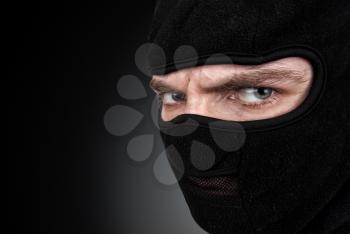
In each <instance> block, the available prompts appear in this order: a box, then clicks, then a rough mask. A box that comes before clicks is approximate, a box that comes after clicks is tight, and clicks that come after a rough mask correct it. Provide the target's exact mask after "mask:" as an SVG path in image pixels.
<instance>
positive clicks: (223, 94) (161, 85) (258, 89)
mask: <svg viewBox="0 0 350 234" xmlns="http://www.w3.org/2000/svg"><path fill="white" fill-rule="evenodd" d="M312 76H313V74H312V67H311V64H310V63H309V62H308V61H307V60H305V59H303V58H300V57H288V58H283V59H279V60H275V61H272V62H269V63H264V64H261V65H237V64H228V65H204V66H200V67H194V68H189V69H183V70H179V71H176V72H173V73H170V74H167V75H164V76H153V78H152V81H151V84H150V85H151V87H152V89H153V90H154V91H155V92H156V94H157V95H158V96H159V98H160V100H161V105H162V112H161V117H162V119H163V120H164V121H170V120H172V119H173V118H175V117H176V116H178V115H182V114H196V115H202V116H207V117H212V118H217V119H222V120H228V121H252V120H261V119H268V118H273V117H277V116H280V115H283V114H286V113H288V112H290V111H292V110H294V109H295V108H297V107H298V106H299V105H300V104H301V103H302V102H303V101H304V99H305V98H306V96H307V95H308V92H309V89H310V85H311V82H312Z"/></svg>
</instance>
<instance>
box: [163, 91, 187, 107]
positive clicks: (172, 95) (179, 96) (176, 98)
mask: <svg viewBox="0 0 350 234" xmlns="http://www.w3.org/2000/svg"><path fill="white" fill-rule="evenodd" d="M184 100H185V94H183V93H179V92H167V93H163V94H162V101H163V103H164V104H166V105H173V104H177V103H178V102H182V101H184Z"/></svg>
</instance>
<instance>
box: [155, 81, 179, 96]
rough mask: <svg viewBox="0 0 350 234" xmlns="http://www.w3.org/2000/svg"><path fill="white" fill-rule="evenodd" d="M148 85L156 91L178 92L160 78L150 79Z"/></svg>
mask: <svg viewBox="0 0 350 234" xmlns="http://www.w3.org/2000/svg"><path fill="white" fill-rule="evenodd" d="M150 87H151V88H152V89H153V90H154V92H156V93H164V92H171V91H177V92H180V90H178V89H177V88H175V87H173V86H172V85H170V84H167V83H166V82H165V81H164V80H162V79H152V80H151V81H150Z"/></svg>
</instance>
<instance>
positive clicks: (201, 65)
mask: <svg viewBox="0 0 350 234" xmlns="http://www.w3.org/2000/svg"><path fill="white" fill-rule="evenodd" d="M348 25H350V4H349V3H348V2H347V1H336V2H330V1H311V0H308V1H300V2H295V1H292V0H279V1H276V0H272V1H268V2H267V1H266V2H261V1H253V0H252V1H248V0H246V1H244V0H240V1H229V0H209V1H196V0H183V1H181V0H180V1H173V0H172V1H170V0H164V1H159V2H158V4H157V8H156V11H155V18H154V22H153V26H152V30H151V32H150V40H151V41H152V42H154V43H156V44H157V45H159V46H160V48H161V49H162V50H163V51H161V53H159V51H160V50H159V49H156V48H153V49H151V50H150V60H149V61H150V67H151V71H152V75H153V79H152V81H151V86H152V88H153V89H154V90H155V92H156V93H157V94H158V95H159V97H160V100H161V113H160V117H161V118H160V127H161V134H162V137H163V141H164V143H165V146H166V147H167V148H168V149H171V150H168V158H169V161H170V163H171V165H172V167H173V170H174V173H175V175H177V176H178V178H179V185H180V187H181V189H182V191H183V194H184V196H185V198H186V201H187V203H188V205H189V208H190V211H191V213H192V215H193V218H194V219H195V220H196V221H197V223H198V224H199V225H200V226H201V227H202V228H203V229H204V230H206V231H207V232H209V233H269V234H273V233H283V234H288V233H350V228H349V222H350V194H349V177H350V157H349V156H348V155H350V151H349V145H350V142H349V135H350V130H349V128H350V113H349V112H350V110H349V106H350V98H349V91H350V88H349V87H350V79H349V77H350V69H349V66H350V65H349V61H350V27H349V26H348ZM162 53H164V54H165V60H164V59H162Z"/></svg>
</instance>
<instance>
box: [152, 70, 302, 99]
mask: <svg viewBox="0 0 350 234" xmlns="http://www.w3.org/2000/svg"><path fill="white" fill-rule="evenodd" d="M307 81H308V79H307V78H306V77H305V75H304V74H303V73H302V72H299V71H295V70H286V69H259V70H252V71H248V72H243V73H239V74H236V73H234V74H231V75H227V76H224V77H222V78H221V79H220V81H218V84H217V85H215V86H210V87H204V88H203V89H204V90H206V91H208V92H210V91H222V90H233V89H238V88H242V87H246V88H247V87H256V86H268V85H273V84H276V83H285V82H295V83H304V82H307ZM150 86H151V88H152V89H153V90H155V91H156V92H160V93H162V92H170V91H178V92H181V91H180V90H178V89H177V88H176V87H173V86H172V85H170V84H168V83H167V82H166V80H165V79H159V78H158V79H152V80H151V82H150Z"/></svg>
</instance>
